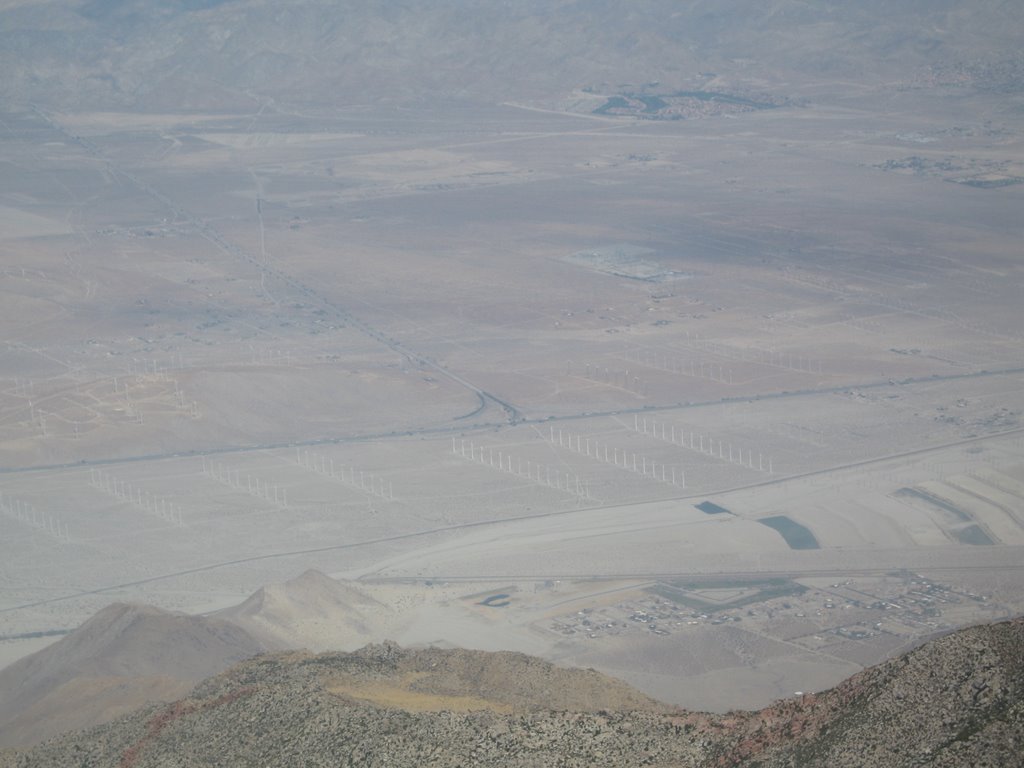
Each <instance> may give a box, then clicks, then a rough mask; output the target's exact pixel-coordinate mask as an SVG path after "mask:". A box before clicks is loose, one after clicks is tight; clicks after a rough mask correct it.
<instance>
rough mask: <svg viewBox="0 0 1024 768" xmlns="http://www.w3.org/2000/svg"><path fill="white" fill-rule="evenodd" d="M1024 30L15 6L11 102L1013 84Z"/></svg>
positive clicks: (962, 19) (225, 4) (972, 23)
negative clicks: (968, 72) (977, 76)
mask: <svg viewBox="0 0 1024 768" xmlns="http://www.w3.org/2000/svg"><path fill="white" fill-rule="evenodd" d="M1019 31H1020V10H1019V5H1018V4H1015V3H1012V2H1004V1H1003V0H971V1H970V2H968V1H967V0H928V1H927V2H925V1H923V0H896V1H894V2H886V3H882V2H878V1H877V0H865V2H858V3H844V2H837V1H832V0H819V1H818V2H800V1H799V0H772V1H771V2H762V1H761V0H694V1H692V2H686V3H680V2H678V1H677V0H639V1H638V2H622V1H621V0H619V1H612V0H591V1H590V2H578V1H576V0H553V1H545V2H541V1H540V0H523V1H522V2H516V3H506V2H498V0H440V1H439V2H433V3H412V2H387V3H359V2H352V1H351V0H342V1H341V2H327V1H326V0H293V1H291V2H284V3H281V2H269V0H6V1H5V2H0V68H2V71H3V73H4V76H3V78H0V96H2V98H3V99H4V100H5V101H7V102H13V103H33V104H36V105H39V106H42V107H46V108H53V109H97V108H104V109H114V108H118V109H124V108H139V109H164V110H182V109H212V108H231V107H235V108H243V109H248V108H250V107H254V106H256V107H258V106H259V105H260V104H265V103H267V100H270V99H275V100H279V101H284V102H288V103H291V104H306V105H315V106H321V107H334V106H349V105H365V104H381V103H383V104H401V105H420V106H426V105H431V104H435V103H437V102H438V101H444V102H455V101H464V102H476V103H492V104H493V103H496V102H502V101H506V100H513V99H516V100H527V101H534V102H545V103H560V104H574V105H576V107H577V108H589V107H594V108H597V107H599V106H600V105H601V103H602V102H601V101H600V100H597V101H595V102H593V103H591V101H590V98H592V97H593V98H597V97H599V96H612V95H617V94H620V93H623V92H626V93H629V92H635V91H638V90H642V89H647V91H648V92H651V93H656V94H671V93H675V92H680V91H693V90H694V89H696V88H703V87H711V88H722V87H734V88H739V89H740V90H747V91H758V92H761V93H769V94H770V93H775V94H777V95H780V96H787V95H789V96H799V95H800V93H799V90H800V87H801V85H802V84H803V83H805V82H806V81H808V80H813V81H815V82H820V81H826V82H827V81H837V82H838V81H844V82H845V81H849V80H850V79H851V78H852V79H855V80H859V81H863V82H868V83H870V82H879V81H881V80H886V81H891V80H894V79H896V80H898V79H901V78H909V77H911V76H913V75H914V74H915V72H917V71H918V70H920V69H921V68H928V67H940V68H949V67H969V68H974V69H975V70H978V68H979V67H980V68H982V69H983V70H984V71H985V72H986V73H987V75H986V77H988V78H990V79H991V78H996V79H997V80H1000V81H1001V82H1002V83H1003V85H1005V84H1007V83H1012V82H1016V81H1017V79H1018V76H1019V74H1020V67H1019V64H1020V61H1021V53H1020V45H1019V42H1020V39H1019ZM1008 60H1010V61H1013V62H1016V64H1015V65H1013V66H1010V68H1009V69H1007V67H1006V64H1005V63H1006V62H1007V61H1008ZM1018 87H1019V82H1018Z"/></svg>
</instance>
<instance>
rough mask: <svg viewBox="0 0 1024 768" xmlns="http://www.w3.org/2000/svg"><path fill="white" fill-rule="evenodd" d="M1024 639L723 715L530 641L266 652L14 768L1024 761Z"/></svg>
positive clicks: (1009, 634)
mask: <svg viewBox="0 0 1024 768" xmlns="http://www.w3.org/2000/svg"><path fill="white" fill-rule="evenodd" d="M1022 649H1024V620H1016V621H1012V622H1005V623H1001V624H996V625H989V626H981V627H974V628H971V629H967V630H963V631H961V632H957V633H955V634H952V635H948V636H946V637H943V638H940V639H938V640H935V641H933V642H932V643H930V644H928V645H925V646H923V647H921V648H919V649H917V650H915V651H913V652H911V653H909V654H907V655H905V656H902V657H899V658H896V659H893V660H891V661H889V662H886V663H885V664H882V665H880V666H878V667H875V668H872V669H869V670H866V671H865V672H863V673H861V674H859V675H856V676H855V677H853V678H851V679H849V680H848V681H846V682H844V683H843V684H841V685H839V686H837V687H836V688H834V689H832V690H830V691H826V692H824V693H821V694H817V695H808V696H806V697H804V698H803V699H802V700H797V699H794V700H790V701H783V702H778V703H777V704H775V705H773V706H772V707H769V708H766V709H764V710H762V711H760V712H736V713H731V714H729V715H722V716H719V715H705V714H700V713H690V712H685V711H682V710H677V709H674V708H672V707H668V706H666V705H663V704H660V703H658V702H655V701H653V700H651V699H648V698H647V697H645V696H643V695H642V694H639V693H638V692H636V691H633V690H631V689H630V688H629V687H628V686H625V685H624V684H622V683H620V682H618V681H615V680H612V679H610V678H607V677H605V676H603V675H600V674H598V673H596V672H593V671H590V670H576V669H562V668H559V667H556V666H554V665H551V664H549V663H547V662H544V661H540V660H538V659H534V658H531V657H528V656H524V655H521V654H513V653H486V652H481V651H463V650H439V649H427V650H418V651H412V650H403V649H401V648H399V647H398V646H395V645H392V644H383V645H373V646H367V647H366V648H363V649H362V650H360V651H357V652H355V653H327V654H319V655H314V654H308V653H285V654H267V655H263V656H259V657H257V658H254V659H251V660H249V661H246V662H243V663H241V664H239V665H237V666H235V667H233V668H232V669H230V670H229V671H227V672H225V673H223V674H221V675H218V676H216V677H213V678H211V679H209V680H207V681H205V682H203V683H201V684H200V685H199V686H197V687H196V688H195V689H194V690H193V691H192V693H191V694H190V695H189V696H188V697H186V698H183V699H180V700H178V701H176V702H174V703H171V704H162V705H158V706H152V707H149V708H147V709H144V710H141V711H139V712H137V713H135V714H134V715H131V716H128V717H125V718H123V719H121V720H118V721H116V722H114V723H111V724H108V725H105V726H100V727H97V728H94V729H92V730H88V731H83V732H78V733H73V734H69V735H66V736H64V737H62V738H60V739H56V740H53V741H50V742H48V743H46V744H44V745H42V746H40V747H37V748H35V749H33V750H30V751H26V752H23V753H13V752H9V753H6V754H5V755H3V756H0V768H14V767H15V766H17V767H18V768H28V767H29V766H32V767H33V768H48V767H49V766H67V765H76V766H120V767H121V768H128V767H135V768H144V767H146V766H154V767H155V766H171V765H189V766H196V765H275V766H307V767H309V766H339V765H350V766H356V765H358V766H384V765H387V766H391V767H392V768H394V766H427V765H429V766H465V765H475V766H548V765H551V766H554V765H558V766H602V765H603V766H636V765H653V766H677V767H678V766H702V767H703V766H708V767H710V766H722V767H724V766H738V765H744V766H761V767H762V768H773V767H775V766H830V767H831V766H865V767H866V766H922V765H928V766H967V765H970V766H986V765H989V766H1009V765H1019V764H1020V757H1019V748H1020V745H1021V743H1022V740H1024V711H1022V709H1024V703H1022V694H1024V660H1022V654H1021V651H1022Z"/></svg>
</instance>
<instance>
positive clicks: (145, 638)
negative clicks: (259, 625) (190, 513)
mask: <svg viewBox="0 0 1024 768" xmlns="http://www.w3.org/2000/svg"><path fill="white" fill-rule="evenodd" d="M268 647H280V646H267V645H266V644H264V643H262V642H260V641H258V640H256V639H255V638H254V637H253V636H252V635H250V634H249V633H248V632H246V631H245V630H243V629H241V628H240V627H237V626H235V625H233V624H230V623H229V622H226V621H223V620H221V619H210V618H204V617H201V616H188V615H185V614H180V613H170V612H168V611H162V610H159V609H157V608H153V607H151V606H144V605H126V604H123V603H118V604H114V605H111V606H108V607H107V608H104V609H103V610H102V611H100V612H99V613H97V614H96V615H95V616H93V617H92V618H91V619H89V620H88V621H87V622H85V624H83V625H82V626H81V627H79V628H78V629H76V630H75V631H74V632H72V633H71V634H69V635H67V636H66V637H64V638H62V639H61V640H59V641H58V642H56V643H54V644H53V645H50V646H48V647H46V648H44V649H42V650H41V651H38V652H37V653H34V654H32V655H31V656H27V657H26V658H24V659H21V660H19V661H17V662H15V663H14V664H12V665H10V666H9V667H6V668H5V669H3V670H0V746H13V745H17V744H31V743H35V742H36V741H38V740H40V739H42V738H48V737H50V736H53V735H55V734H57V733H61V732H63V731H65V730H68V729H70V728H84V727H87V726H91V725H95V724H96V723H100V722H105V721H106V720H109V719H111V718H113V717H116V716H118V715H121V714H124V713H125V712H130V711H131V710H133V709H134V708H136V707H138V706H140V705H142V704H144V703H146V702H147V701H166V700H170V699H173V698H176V697H178V696H181V695H183V694H184V693H185V692H187V691H188V689H189V688H190V687H191V686H192V685H194V684H195V683H196V682H198V681H200V680H202V679H203V678H205V677H209V676H210V675H212V674H216V673H217V672H220V671H221V670H223V669H226V668H227V667H229V666H231V665H232V664H234V663H236V662H238V661H241V660H242V659H246V658H249V657H250V656H252V655H254V654H256V653H260V652H261V651H264V650H267V649H268Z"/></svg>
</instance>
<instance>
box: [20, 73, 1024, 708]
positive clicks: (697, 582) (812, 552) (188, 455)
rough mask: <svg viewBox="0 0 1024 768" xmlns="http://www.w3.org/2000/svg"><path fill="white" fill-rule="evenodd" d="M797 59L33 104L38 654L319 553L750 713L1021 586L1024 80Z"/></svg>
mask: <svg viewBox="0 0 1024 768" xmlns="http://www.w3.org/2000/svg"><path fill="white" fill-rule="evenodd" d="M786 95H787V96H788V97H790V98H791V100H790V101H789V102H787V103H785V104H782V105H781V106H773V108H764V109H756V110H753V111H746V112H740V113H736V114H731V113H726V114H707V115H703V116H699V117H700V119H685V120H644V119H636V118H635V117H634V116H631V115H622V114H615V112H614V110H613V111H605V112H604V113H600V114H595V113H594V112H593V106H594V105H593V104H589V105H587V107H586V109H584V108H583V107H581V104H584V103H585V102H571V101H570V100H567V101H565V102H564V103H561V104H553V103H548V102H545V103H543V104H541V105H539V106H538V105H533V107H532V108H527V107H530V105H525V104H519V103H518V102H517V103H516V104H512V103H508V104H504V105H498V106H494V107H491V108H489V109H478V108H474V109H473V110H469V109H463V108H460V107H459V106H458V105H451V106H449V105H445V104H437V105H434V106H433V107H432V108H431V109H429V110H423V111H421V112H420V113H418V114H417V115H416V117H415V119H411V118H410V116H409V115H408V114H406V112H405V111H403V110H402V109H400V108H397V107H392V106H387V105H377V106H373V107H367V106H357V105H352V106H333V107H327V106H324V107H321V108H319V109H315V110H312V109H307V110H301V111H300V110H297V109H295V110H292V109H290V108H289V107H287V106H283V105H279V104H277V103H274V102H272V100H271V101H265V102H263V103H261V104H258V105H254V107H253V108H252V109H251V110H249V111H241V110H231V111H227V110H226V111H223V112H218V111H217V110H210V109H206V110H203V111H201V112H195V113H189V112H182V113H174V114H169V113H156V112H132V113H130V114H129V113H127V112H124V113H118V112H61V111H57V110H51V109H35V108H32V107H31V106H29V105H25V106H23V107H9V108H6V111H5V112H4V113H3V114H0V168H2V171H0V185H2V186H0V254H2V257H0V268H2V271H0V327H2V328H3V338H2V340H0V493H2V496H0V531H2V532H3V535H2V536H0V636H2V640H0V664H3V663H7V662H10V661H13V660H14V659H16V658H18V657H20V656H23V655H25V654H27V653H29V652H31V651H34V650H36V649H37V648H38V647H39V646H40V644H41V643H42V642H45V641H46V639H47V638H50V639H55V638H57V637H59V636H60V635H61V633H64V632H66V631H68V630H70V629H71V628H73V627H75V626H77V625H78V624H80V623H81V622H82V621H83V620H85V619H86V618H87V617H89V616H90V615H92V614H93V613H94V612H96V611H97V610H99V609H100V608H102V607H104V606H106V605H108V604H109V603H111V602H113V601H142V602H147V603H152V604H154V605H157V606H159V607H163V608H171V609H176V610H185V611H189V612H207V611H212V610H215V609H220V608H224V607H226V606H230V605H234V604H236V603H239V602H241V601H242V600H243V599H245V598H246V597H247V596H248V595H249V594H251V593H252V592H254V591H255V590H256V589H257V588H259V587H260V586H261V585H264V584H268V583H271V582H280V581H284V580H286V579H289V578H292V577H294V576H295V575H297V574H298V573H301V572H302V571H304V570H306V569H307V568H317V569H320V570H322V571H323V572H325V573H328V574H331V575H333V576H335V577H337V578H340V579H343V580H346V581H348V582H352V583H353V587H354V588H357V589H359V590H361V591H362V592H361V593H362V594H364V595H366V596H368V598H370V599H372V600H373V601H376V602H375V603H374V605H375V606H376V607H372V608H367V611H366V617H365V621H364V622H363V623H362V625H361V626H360V627H358V628H355V629H353V628H352V627H349V630H351V631H349V632H348V634H341V635H339V634H336V632H340V630H338V628H337V626H335V625H330V624H328V625H325V626H322V627H317V626H316V625H315V622H314V623H309V622H308V621H307V622H306V624H304V625H303V627H302V628H301V631H300V630H298V629H297V630H295V633H294V635H293V636H294V638H295V639H296V642H299V641H300V640H301V641H303V642H304V643H306V644H309V645H312V646H316V647H320V648H327V647H332V646H334V647H344V648H354V647H357V646H358V645H360V644H362V643H363V642H367V641H369V640H381V639H383V638H385V637H387V638H391V639H394V640H397V641H399V642H402V643H406V644H416V643H434V642H436V643H442V644H451V645H461V646H466V647H479V648H486V649H499V648H509V649H515V650H523V651H528V652H531V653H536V654H539V655H542V656H545V657H547V658H550V659H554V660H557V661H560V662H564V663H573V664H580V665H583V666H591V667H594V668H597V669H600V670H603V671H607V672H609V673H612V674H615V675H618V676H620V677H623V678H625V679H626V680H628V681H629V682H631V683H633V684H634V685H637V686H638V687H639V688H640V689H642V690H643V691H645V692H647V693H649V694H651V695H654V696H657V697H659V698H661V699H664V700H667V701H672V702H674V703H680V704H684V705H686V706H689V707H697V708H704V709H716V710H724V709H728V708H730V707H736V706H751V707H752V706H760V705H764V704H767V703H768V702H769V701H770V700H772V699H773V698H776V697H779V696H785V695H789V694H790V693H792V692H793V691H796V690H817V689H820V688H823V687H826V686H828V685H832V684H834V683H836V682H838V681H839V680H841V679H842V678H844V677H847V676H848V675H849V674H851V673H852V672H854V671H856V670H858V669H860V668H862V667H864V666H866V665H869V664H872V663H875V662H877V661H879V660H881V659H884V658H886V657H887V656H889V655H891V654H893V653H896V652H897V651H899V650H901V649H904V648H906V647H908V646H911V645H914V644H916V643H918V642H920V641H921V640H922V639H924V638H926V637H929V636H931V635H933V634H935V633H938V632H941V631H944V630H947V629H949V628H952V627H956V626H961V625H965V624H969V623H973V622H978V621H983V620H989V619H993V618H997V617H1005V616H1009V615H1016V614H1019V613H1020V611H1021V610H1022V608H1024V605H1022V600H1024V598H1022V597H1021V595H1024V591H1022V589H1021V587H1022V586H1024V584H1022V582H1024V423H1022V413H1024V330H1022V323H1021V321H1022V319H1024V318H1022V310H1021V304H1020V300H1021V295H1022V288H1024V263H1022V261H1021V250H1020V249H1021V242H1022V239H1021V235H1022V227H1021V218H1020V211H1021V210H1022V209H1024V198H1022V190H1024V185H1021V184H1019V183H1017V182H1019V181H1020V180H1021V178H1022V177H1024V154H1022V138H1021V112H1020V110H1019V108H1017V109H1015V108H1014V107H1013V97H1009V98H1004V97H1002V96H1000V95H999V94H994V93H990V92H984V91H978V90H973V89H970V88H964V89H958V87H955V86H951V85H947V84H941V83H940V84H938V85H934V84H916V85H914V86H913V87H910V86H908V85H907V83H906V82H900V83H896V82H893V83H880V84H874V85H872V86H871V88H870V89H868V88H866V87H860V88H851V89H850V91H849V92H847V93H835V92H827V91H826V90H825V89H824V86H822V85H820V84H817V85H816V84H814V83H811V82H808V83H802V84H801V83H793V84H792V88H791V91H790V92H789V93H787V94H786ZM698 505H702V506H700V507H698ZM307 618H308V617H307ZM304 620H305V619H304Z"/></svg>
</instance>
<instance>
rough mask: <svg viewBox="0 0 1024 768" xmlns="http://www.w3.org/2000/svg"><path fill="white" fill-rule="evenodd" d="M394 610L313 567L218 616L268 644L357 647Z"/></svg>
mask: <svg viewBox="0 0 1024 768" xmlns="http://www.w3.org/2000/svg"><path fill="white" fill-rule="evenodd" d="M388 613H390V610H389V609H388V608H386V607H385V606H384V605H382V604H381V603H379V602H377V601H376V600H374V599H373V598H372V597H370V596H368V595H366V594H364V593H363V592H360V591H359V590H358V589H356V588H355V587H353V586H351V585H348V584H342V583H341V582H339V581H336V580H334V579H332V578H330V577H329V576H326V575H325V574H323V573H321V572H320V571H315V570H309V571H306V572H305V573H303V574H302V575H300V576H297V577H296V578H294V579H291V580H290V581H287V582H285V583H283V584H271V585H268V586H266V587H262V588H261V589H259V590H258V591H257V592H256V593H255V594H253V595H252V597H250V598H249V599H247V600H246V601H245V602H243V603H241V604H240V605H237V606H233V607H231V608H227V609H225V610H223V611H219V612H218V613H217V614H216V615H217V616H218V617H219V618H222V619H225V620H227V621H230V622H231V623H233V624H235V625H236V626H239V627H242V628H243V629H244V630H246V631H247V632H248V633H250V634H251V635H253V636H254V637H258V638H260V640H261V641H262V642H264V643H265V644H266V645H267V647H276V648H312V649H324V650H326V649H328V648H331V649H334V650H351V649H355V648H358V647H359V646H361V645H364V644H365V643H366V642H368V640H369V638H370V637H371V629H370V626H371V625H372V624H371V623H372V622H373V621H374V620H376V619H379V617H380V616H381V615H384V614H388Z"/></svg>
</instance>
